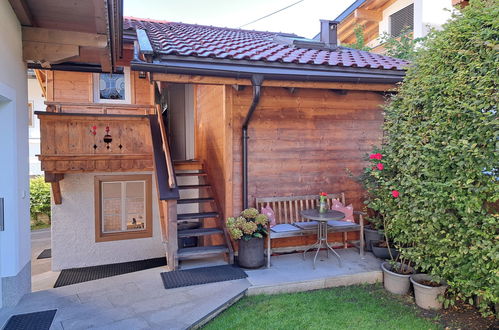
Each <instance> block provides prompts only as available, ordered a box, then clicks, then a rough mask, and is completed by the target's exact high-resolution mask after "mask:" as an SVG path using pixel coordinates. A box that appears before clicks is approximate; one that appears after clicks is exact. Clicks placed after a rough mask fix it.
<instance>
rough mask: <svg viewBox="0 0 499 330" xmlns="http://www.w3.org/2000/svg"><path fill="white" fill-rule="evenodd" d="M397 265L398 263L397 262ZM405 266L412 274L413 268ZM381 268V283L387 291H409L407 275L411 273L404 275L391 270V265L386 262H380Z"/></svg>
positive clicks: (405, 292)
mask: <svg viewBox="0 0 499 330" xmlns="http://www.w3.org/2000/svg"><path fill="white" fill-rule="evenodd" d="M397 265H400V263H398V262H397ZM406 267H407V269H408V270H409V271H410V272H411V273H412V274H413V273H414V269H413V268H412V267H410V266H406ZM381 269H382V270H383V285H384V287H385V289H386V290H387V291H389V292H391V293H394V294H407V293H409V288H410V287H411V283H410V281H409V277H411V274H408V275H404V274H399V273H395V272H393V271H392V265H390V264H389V263H388V262H384V263H382V264H381Z"/></svg>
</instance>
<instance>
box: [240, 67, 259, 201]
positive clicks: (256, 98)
mask: <svg viewBox="0 0 499 330" xmlns="http://www.w3.org/2000/svg"><path fill="white" fill-rule="evenodd" d="M262 82H263V75H253V76H252V77H251V84H252V85H253V101H252V102H251V105H250V107H249V109H248V113H247V114H246V118H245V119H244V122H243V127H242V130H243V132H242V133H243V134H242V139H243V141H242V142H243V209H247V208H248V139H249V136H248V126H249V123H250V121H251V117H253V112H255V109H256V106H257V105H258V102H260V94H261V89H262Z"/></svg>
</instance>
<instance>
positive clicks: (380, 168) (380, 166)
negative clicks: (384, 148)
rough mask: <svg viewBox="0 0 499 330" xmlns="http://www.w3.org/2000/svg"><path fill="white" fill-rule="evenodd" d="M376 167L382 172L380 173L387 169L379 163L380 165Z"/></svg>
mask: <svg viewBox="0 0 499 330" xmlns="http://www.w3.org/2000/svg"><path fill="white" fill-rule="evenodd" d="M376 167H377V168H378V170H380V171H382V170H383V169H384V168H385V166H384V165H383V164H382V163H378V164H376Z"/></svg>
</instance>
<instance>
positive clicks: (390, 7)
mask: <svg viewBox="0 0 499 330" xmlns="http://www.w3.org/2000/svg"><path fill="white" fill-rule="evenodd" d="M461 2H464V1H461ZM455 4H456V1H455V0H454V1H452V0H357V1H355V2H354V3H353V4H352V5H350V7H348V8H347V9H346V10H345V11H344V12H343V13H341V14H340V15H339V16H338V17H336V19H335V21H337V22H338V39H339V42H340V44H341V45H345V46H348V45H349V44H355V42H356V37H355V28H356V27H357V26H359V25H360V26H362V29H363V33H364V42H365V45H366V46H368V47H371V48H373V50H372V51H373V52H375V53H382V52H383V51H384V49H383V46H382V44H381V40H380V36H383V35H389V36H392V37H399V36H400V35H401V32H403V31H409V32H411V35H412V36H413V37H414V38H420V37H424V36H426V35H427V34H428V32H429V30H430V28H437V29H438V28H440V27H441V26H442V24H444V23H445V22H446V21H447V20H448V19H449V18H450V16H451V11H450V10H451V9H452V8H453V5H455Z"/></svg>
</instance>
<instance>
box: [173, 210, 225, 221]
mask: <svg viewBox="0 0 499 330" xmlns="http://www.w3.org/2000/svg"><path fill="white" fill-rule="evenodd" d="M218 216H219V214H218V213H217V212H200V213H182V214H177V220H187V219H205V218H217V217H218Z"/></svg>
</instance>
